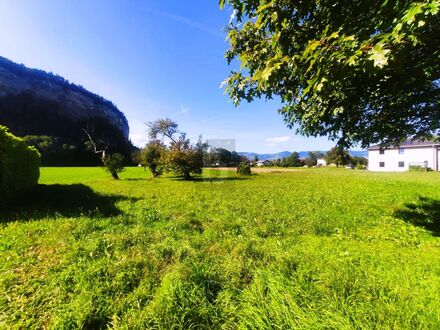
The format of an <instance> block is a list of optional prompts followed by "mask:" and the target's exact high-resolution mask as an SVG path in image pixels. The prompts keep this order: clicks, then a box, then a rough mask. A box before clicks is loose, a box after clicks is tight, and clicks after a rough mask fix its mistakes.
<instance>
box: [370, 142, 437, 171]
mask: <svg viewBox="0 0 440 330" xmlns="http://www.w3.org/2000/svg"><path fill="white" fill-rule="evenodd" d="M403 149H404V153H403V154H399V149H397V148H393V149H385V152H384V154H383V155H381V154H380V152H379V150H369V151H368V169H369V170H370V171H382V172H404V171H408V170H409V166H410V165H415V164H417V165H422V166H424V163H425V162H427V166H428V167H430V168H432V169H434V170H436V169H437V167H436V165H437V164H436V152H437V153H440V151H438V150H437V149H434V148H433V147H419V148H414V147H413V148H403ZM380 162H384V163H385V166H384V167H380ZM399 162H404V166H403V167H399Z"/></svg>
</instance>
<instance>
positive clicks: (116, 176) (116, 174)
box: [110, 171, 119, 180]
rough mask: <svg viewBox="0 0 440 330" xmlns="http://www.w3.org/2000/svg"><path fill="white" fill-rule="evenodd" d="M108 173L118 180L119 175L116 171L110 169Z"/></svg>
mask: <svg viewBox="0 0 440 330" xmlns="http://www.w3.org/2000/svg"><path fill="white" fill-rule="evenodd" d="M110 174H111V175H112V178H113V179H115V180H119V176H118V173H116V172H115V171H110Z"/></svg>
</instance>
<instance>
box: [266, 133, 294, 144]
mask: <svg viewBox="0 0 440 330" xmlns="http://www.w3.org/2000/svg"><path fill="white" fill-rule="evenodd" d="M290 139H291V137H290V136H287V135H286V136H275V137H271V138H267V139H266V142H269V143H275V144H279V143H284V142H287V141H289V140H290Z"/></svg>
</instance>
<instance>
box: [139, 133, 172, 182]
mask: <svg viewBox="0 0 440 330" xmlns="http://www.w3.org/2000/svg"><path fill="white" fill-rule="evenodd" d="M165 151H166V148H165V145H164V144H163V143H162V142H161V141H160V140H154V141H151V142H149V143H148V144H147V145H146V146H145V148H144V149H142V150H141V152H140V154H139V163H140V164H141V165H142V166H143V167H144V168H147V167H148V168H149V169H150V171H151V174H153V176H154V177H157V176H159V175H161V174H162V172H163V166H162V163H161V160H162V159H161V158H162V157H163V155H164V153H165Z"/></svg>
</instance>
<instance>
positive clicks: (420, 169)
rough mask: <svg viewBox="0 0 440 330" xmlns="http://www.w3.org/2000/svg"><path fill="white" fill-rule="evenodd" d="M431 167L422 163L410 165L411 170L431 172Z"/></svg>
mask: <svg viewBox="0 0 440 330" xmlns="http://www.w3.org/2000/svg"><path fill="white" fill-rule="evenodd" d="M429 170H430V169H429V168H428V167H426V166H422V165H410V166H409V171H410V172H429Z"/></svg>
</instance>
